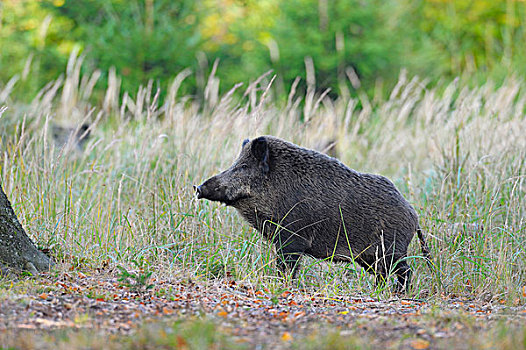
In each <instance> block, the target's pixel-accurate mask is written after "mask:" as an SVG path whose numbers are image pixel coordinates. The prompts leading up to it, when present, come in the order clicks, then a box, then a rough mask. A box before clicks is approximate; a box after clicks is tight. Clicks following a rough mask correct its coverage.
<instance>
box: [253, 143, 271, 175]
mask: <svg viewBox="0 0 526 350" xmlns="http://www.w3.org/2000/svg"><path fill="white" fill-rule="evenodd" d="M250 151H251V152H252V155H253V156H254V157H255V158H256V159H257V160H258V161H259V165H260V166H261V169H262V170H263V173H265V174H267V173H268V170H269V166H268V143H267V140H266V139H265V138H264V137H258V138H257V139H255V140H254V141H252V147H251V148H250Z"/></svg>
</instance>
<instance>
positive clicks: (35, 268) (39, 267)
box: [0, 185, 54, 274]
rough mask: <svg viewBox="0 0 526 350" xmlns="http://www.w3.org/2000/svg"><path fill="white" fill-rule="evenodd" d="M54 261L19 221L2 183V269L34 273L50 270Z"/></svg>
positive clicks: (0, 253)
mask: <svg viewBox="0 0 526 350" xmlns="http://www.w3.org/2000/svg"><path fill="white" fill-rule="evenodd" d="M53 264H54V263H53V261H52V260H51V259H50V258H49V257H48V256H47V255H45V254H44V253H42V252H41V251H40V250H38V249H37V247H36V246H35V244H34V243H33V241H31V239H30V238H29V237H28V236H27V234H26V232H25V231H24V229H23V227H22V225H20V222H19V221H18V218H17V217H16V214H15V212H14V211H13V208H12V207H11V203H9V200H8V199H7V196H6V195H5V192H4V189H3V188H2V185H0V270H1V272H6V270H7V268H13V269H16V270H25V271H29V272H31V273H33V274H35V273H38V272H39V271H46V270H49V267H50V266H52V265H53Z"/></svg>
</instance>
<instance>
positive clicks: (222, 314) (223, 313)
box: [217, 311, 228, 317]
mask: <svg viewBox="0 0 526 350" xmlns="http://www.w3.org/2000/svg"><path fill="white" fill-rule="evenodd" d="M217 315H218V316H221V317H226V316H227V315H228V312H226V311H221V312H218V313H217Z"/></svg>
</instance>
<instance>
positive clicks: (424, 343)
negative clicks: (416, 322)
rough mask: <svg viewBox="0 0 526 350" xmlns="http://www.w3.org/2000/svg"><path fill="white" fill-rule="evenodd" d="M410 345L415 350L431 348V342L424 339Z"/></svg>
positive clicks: (413, 341) (416, 340) (414, 341)
mask: <svg viewBox="0 0 526 350" xmlns="http://www.w3.org/2000/svg"><path fill="white" fill-rule="evenodd" d="M410 345H411V347H412V348H413V349H418V350H421V349H427V348H429V342H428V341H427V340H424V339H415V340H412V341H411V343H410Z"/></svg>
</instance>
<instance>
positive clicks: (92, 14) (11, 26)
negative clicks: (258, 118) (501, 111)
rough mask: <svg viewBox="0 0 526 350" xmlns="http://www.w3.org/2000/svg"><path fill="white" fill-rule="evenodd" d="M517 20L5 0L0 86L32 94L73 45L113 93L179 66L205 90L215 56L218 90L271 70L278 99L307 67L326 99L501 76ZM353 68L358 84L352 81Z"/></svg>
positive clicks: (451, 10) (500, 7)
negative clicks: (410, 79)
mask: <svg viewBox="0 0 526 350" xmlns="http://www.w3.org/2000/svg"><path fill="white" fill-rule="evenodd" d="M525 15H526V3H525V2H522V1H513V0H499V1H492V0H481V1H475V2H473V1H470V0H460V1H445V0H432V1H423V0H420V1H408V0H388V1H380V0H372V1H359V0H349V1H344V0H335V1H329V0H290V1H283V0H261V1H254V0H244V1H232V0H201V1H191V0H178V1H170V0H132V1H122V0H110V1H104V0H90V1H74V0H67V1H66V0H42V1H38V2H37V1H28V0H24V1H15V0H6V1H3V2H2V3H1V4H0V20H1V22H0V25H1V26H0V45H1V47H2V51H1V52H0V84H1V85H0V86H5V84H6V83H7V81H9V79H10V78H11V77H12V76H14V75H15V74H18V76H17V79H19V82H18V83H17V84H16V86H15V91H16V95H24V96H25V97H26V98H30V97H32V96H34V94H35V92H36V91H37V90H38V89H40V88H41V87H42V86H43V85H44V84H45V83H47V82H49V81H50V80H52V79H55V78H56V77H57V76H58V75H59V74H60V73H61V72H62V71H63V67H64V65H65V62H66V59H67V57H68V56H69V55H70V53H71V52H72V51H73V50H74V48H75V47H78V48H80V49H81V52H82V53H83V54H84V55H85V57H86V59H85V61H86V64H85V65H84V69H85V70H87V71H93V70H95V69H100V70H101V72H102V74H103V75H102V79H101V81H102V82H103V84H99V85H97V88H96V89H97V90H98V91H99V92H101V91H103V90H104V88H105V87H106V84H107V82H108V77H107V72H108V70H109V69H110V68H111V67H115V68H116V70H117V73H118V75H119V76H121V77H122V80H121V88H122V90H121V92H122V91H123V90H126V91H128V92H130V93H132V94H134V93H135V92H136V91H137V88H138V86H139V85H141V84H142V85H146V84H147V83H148V81H149V80H153V81H154V86H155V87H157V86H160V87H162V88H163V89H162V90H163V91H166V86H167V85H168V84H169V83H170V82H171V80H172V79H173V78H174V77H175V76H176V74H177V73H179V72H181V71H182V70H183V69H186V68H191V69H192V71H193V72H194V73H195V74H193V75H190V76H189V77H188V78H187V79H186V81H185V82H184V84H183V86H182V89H183V92H186V93H196V92H203V91H204V88H205V85H206V83H207V79H206V76H207V75H208V71H209V70H210V69H211V67H212V62H214V61H216V60H219V69H218V70H217V72H216V76H217V77H218V78H219V79H220V81H221V86H220V87H219V88H220V90H221V91H222V92H224V91H226V90H229V89H230V88H231V87H232V86H234V85H235V84H236V83H238V82H245V83H248V82H249V81H250V80H254V79H255V78H256V77H258V76H260V75H261V74H263V73H265V72H266V71H268V70H270V69H273V70H274V72H275V73H277V79H276V82H275V85H276V87H277V93H278V94H282V95H283V94H285V92H286V91H287V90H288V88H289V87H290V86H291V84H292V81H293V80H294V79H295V78H296V77H298V76H299V77H303V80H302V82H301V84H300V87H305V85H306V83H307V82H306V78H307V73H306V70H311V73H312V71H315V72H316V73H315V77H314V75H313V74H310V77H309V79H310V81H311V82H312V80H313V79H314V78H315V79H316V85H317V86H318V88H319V89H326V88H331V89H332V92H331V94H333V96H336V95H337V94H338V93H340V92H342V93H344V94H346V93H347V90H348V89H349V88H350V85H354V87H355V88H357V87H358V86H359V85H361V88H363V89H364V90H365V91H366V92H368V93H369V94H370V95H371V94H372V92H373V87H375V86H378V84H377V83H378V82H379V81H380V82H381V81H383V82H387V83H388V84H387V88H389V86H390V85H392V83H393V82H395V81H396V79H397V77H398V75H399V73H400V70H401V69H403V68H407V69H408V71H409V73H410V74H411V75H413V74H421V75H423V76H426V77H427V78H428V79H430V80H431V81H432V82H436V81H438V80H440V79H443V78H446V79H448V80H450V79H453V78H454V77H456V76H464V77H466V78H467V80H468V81H472V82H477V83H478V82H480V81H485V80H487V79H488V78H493V79H495V80H497V81H501V80H502V79H503V78H504V77H507V76H508V75H509V73H510V72H517V73H526V64H525V63H524V60H523V59H522V57H523V56H524V54H525V45H524V43H525V42H526V32H525V29H524V28H526V27H525V26H524V18H525ZM306 58H308V60H309V59H312V67H313V68H314V69H311V67H310V63H309V64H308V66H309V67H308V69H306V63H305V59H306ZM309 62H310V61H309ZM351 68H352V70H354V72H355V73H356V74H357V77H358V78H359V79H360V83H358V81H357V80H356V79H354V81H353V84H350V82H349V77H350V76H353V73H352V72H351V70H350V69H351ZM342 89H343V90H342ZM386 90H387V89H386ZM351 91H352V89H351ZM95 97H98V100H101V99H102V96H100V94H95ZM0 102H1V101H0Z"/></svg>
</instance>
